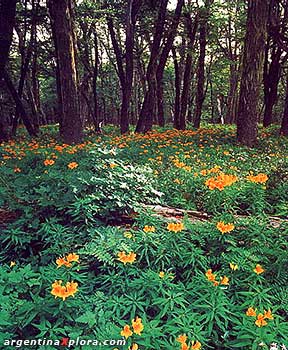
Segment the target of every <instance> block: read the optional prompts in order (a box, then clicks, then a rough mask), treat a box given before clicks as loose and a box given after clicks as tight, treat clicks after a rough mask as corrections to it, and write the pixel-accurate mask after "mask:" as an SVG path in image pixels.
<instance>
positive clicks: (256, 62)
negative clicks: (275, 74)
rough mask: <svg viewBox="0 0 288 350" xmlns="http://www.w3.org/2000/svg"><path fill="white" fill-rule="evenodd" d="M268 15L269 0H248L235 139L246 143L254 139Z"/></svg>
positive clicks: (255, 139) (256, 130)
mask: <svg viewBox="0 0 288 350" xmlns="http://www.w3.org/2000/svg"><path fill="white" fill-rule="evenodd" d="M267 19H268V0H249V2H248V16H247V25H246V36H245V42H244V55H243V67H242V77H241V84H240V97H239V105H238V120H237V139H238V141H240V143H242V144H243V145H246V146H249V147H252V146H254V145H255V143H256V141H257V133H258V128H257V122H258V102H259V90H260V86H261V82H262V72H263V63H264V55H265V43H266V36H267Z"/></svg>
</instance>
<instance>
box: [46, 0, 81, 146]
mask: <svg viewBox="0 0 288 350" xmlns="http://www.w3.org/2000/svg"><path fill="white" fill-rule="evenodd" d="M48 7H49V12H50V17H51V24H52V28H54V39H55V40H56V47H57V50H56V53H57V57H58V60H57V64H58V72H57V73H58V74H59V83H60V87H61V88H60V90H61V91H60V93H61V98H59V101H60V100H61V105H60V109H61V115H62V123H61V128H60V133H61V136H62V138H63V141H64V142H65V143H67V144H73V143H80V142H82V136H83V135H82V131H83V125H82V120H81V117H80V112H79V96H78V84H77V82H78V79H77V69H76V64H75V62H76V53H75V42H74V38H75V37H74V34H73V20H72V14H71V0H49V1H48Z"/></svg>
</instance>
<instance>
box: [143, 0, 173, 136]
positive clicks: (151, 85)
mask: <svg viewBox="0 0 288 350" xmlns="http://www.w3.org/2000/svg"><path fill="white" fill-rule="evenodd" d="M167 5H168V0H160V6H159V10H158V17H157V21H156V25H155V30H154V37H153V44H152V48H151V54H150V59H149V63H148V67H147V72H146V81H147V84H148V89H147V92H146V94H145V97H144V102H143V105H142V108H141V111H140V116H139V119H138V123H137V126H136V132H146V131H149V130H151V128H152V125H153V110H154V105H155V89H156V86H157V83H156V71H157V58H158V56H159V51H160V45H161V39H162V36H163V29H164V24H165V17H166V10H167Z"/></svg>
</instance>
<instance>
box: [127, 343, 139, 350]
mask: <svg viewBox="0 0 288 350" xmlns="http://www.w3.org/2000/svg"><path fill="white" fill-rule="evenodd" d="M138 349H139V347H138V344H136V343H133V344H132V345H131V346H129V348H128V350H138Z"/></svg>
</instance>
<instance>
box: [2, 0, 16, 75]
mask: <svg viewBox="0 0 288 350" xmlns="http://www.w3.org/2000/svg"><path fill="white" fill-rule="evenodd" d="M16 2H17V0H1V1H0V79H2V78H3V76H4V70H5V66H6V62H7V60H8V57H9V50H10V46H11V42H12V36H13V28H14V24H15V16H16Z"/></svg>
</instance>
